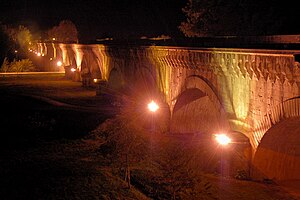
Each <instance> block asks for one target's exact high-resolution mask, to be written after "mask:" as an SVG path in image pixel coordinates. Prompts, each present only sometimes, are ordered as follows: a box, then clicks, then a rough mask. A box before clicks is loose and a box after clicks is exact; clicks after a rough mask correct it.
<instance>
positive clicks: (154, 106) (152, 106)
mask: <svg viewBox="0 0 300 200" xmlns="http://www.w3.org/2000/svg"><path fill="white" fill-rule="evenodd" d="M158 109H159V106H158V104H157V103H155V102H154V101H153V100H151V102H150V103H148V110H149V111H150V112H151V132H155V123H154V113H155V112H156V111H157V110H158Z"/></svg>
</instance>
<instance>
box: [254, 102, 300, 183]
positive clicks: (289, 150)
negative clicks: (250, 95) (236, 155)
mask: <svg viewBox="0 0 300 200" xmlns="http://www.w3.org/2000/svg"><path fill="white" fill-rule="evenodd" d="M252 146H253V148H254V150H255V154H254V156H253V162H252V163H253V177H254V178H257V179H260V178H268V179H274V181H281V180H291V179H297V180H300V171H299V169H300V97H297V98H291V99H289V100H286V101H284V102H283V103H282V104H280V105H278V106H276V107H275V108H274V109H273V110H272V111H271V112H270V114H269V115H267V116H265V118H264V119H263V120H262V121H261V122H260V123H259V126H258V127H257V128H256V130H255V132H254V134H253V138H252Z"/></svg>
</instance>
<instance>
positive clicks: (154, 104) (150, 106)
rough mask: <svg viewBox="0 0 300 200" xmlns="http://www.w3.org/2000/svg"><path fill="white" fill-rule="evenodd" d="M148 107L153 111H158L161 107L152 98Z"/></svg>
mask: <svg viewBox="0 0 300 200" xmlns="http://www.w3.org/2000/svg"><path fill="white" fill-rule="evenodd" d="M148 109H149V110H150V111H151V112H156V111H157V110H158V109H159V106H158V105H157V103H155V102H154V101H153V100H152V101H151V102H150V103H148Z"/></svg>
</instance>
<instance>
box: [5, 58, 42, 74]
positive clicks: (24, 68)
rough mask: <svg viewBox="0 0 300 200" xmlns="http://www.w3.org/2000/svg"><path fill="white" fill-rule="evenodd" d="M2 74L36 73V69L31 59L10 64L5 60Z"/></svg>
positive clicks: (14, 61)
mask: <svg viewBox="0 0 300 200" xmlns="http://www.w3.org/2000/svg"><path fill="white" fill-rule="evenodd" d="M0 71H1V72H33V71H36V67H35V66H34V65H33V64H32V61H31V60H29V59H22V60H13V61H12V62H11V63H9V61H8V59H7V58H5V59H4V61H3V63H2V66H1V69H0Z"/></svg>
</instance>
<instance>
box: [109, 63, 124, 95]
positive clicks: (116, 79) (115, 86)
mask: <svg viewBox="0 0 300 200" xmlns="http://www.w3.org/2000/svg"><path fill="white" fill-rule="evenodd" d="M108 87H109V89H110V90H112V92H118V91H120V90H121V89H122V88H123V87H124V78H123V74H122V70H121V69H120V67H119V65H118V64H116V63H115V64H114V66H113V67H112V68H111V69H110V71H109V76H108Z"/></svg>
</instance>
